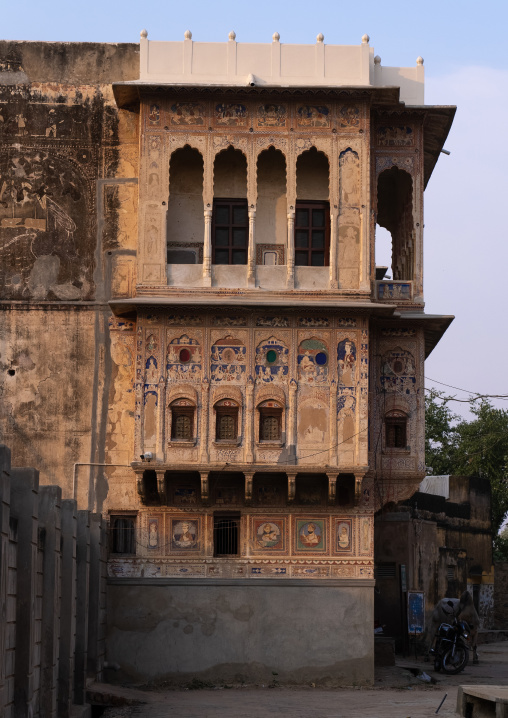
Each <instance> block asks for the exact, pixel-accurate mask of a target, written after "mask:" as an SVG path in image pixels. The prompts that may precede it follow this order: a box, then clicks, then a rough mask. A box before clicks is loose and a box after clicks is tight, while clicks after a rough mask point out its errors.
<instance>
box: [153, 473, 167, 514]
mask: <svg viewBox="0 0 508 718" xmlns="http://www.w3.org/2000/svg"><path fill="white" fill-rule="evenodd" d="M155 473H156V474H157V493H158V494H159V499H160V502H161V504H162V505H163V506H166V505H167V503H168V499H167V495H166V480H165V479H166V472H165V471H156V472H155Z"/></svg>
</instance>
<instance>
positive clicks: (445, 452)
mask: <svg viewBox="0 0 508 718" xmlns="http://www.w3.org/2000/svg"><path fill="white" fill-rule="evenodd" d="M450 401H451V397H447V396H445V395H444V393H443V392H442V391H436V390H435V389H431V390H430V391H429V392H428V393H427V394H426V396H425V464H426V466H430V467H432V473H433V474H435V475H437V476H440V475H445V474H454V473H456V471H455V455H456V452H457V445H458V435H457V431H456V428H455V426H456V424H457V422H458V420H459V418H460V417H459V416H457V415H456V414H454V413H453V412H452V410H451V409H450V407H449V406H448V403H449V402H450Z"/></svg>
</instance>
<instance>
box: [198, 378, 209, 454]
mask: <svg viewBox="0 0 508 718" xmlns="http://www.w3.org/2000/svg"><path fill="white" fill-rule="evenodd" d="M209 406H210V382H209V381H208V379H204V380H203V383H202V385H201V436H200V442H201V445H200V452H199V453H200V461H201V463H202V464H205V463H206V462H207V461H208V460H209V453H208V413H209Z"/></svg>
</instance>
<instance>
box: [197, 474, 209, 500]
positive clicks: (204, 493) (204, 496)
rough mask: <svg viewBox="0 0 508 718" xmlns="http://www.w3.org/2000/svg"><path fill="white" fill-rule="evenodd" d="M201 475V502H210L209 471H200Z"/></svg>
mask: <svg viewBox="0 0 508 718" xmlns="http://www.w3.org/2000/svg"><path fill="white" fill-rule="evenodd" d="M199 474H200V476H201V500H202V501H205V502H208V498H209V495H208V491H209V489H208V475H209V472H208V471H200V472H199Z"/></svg>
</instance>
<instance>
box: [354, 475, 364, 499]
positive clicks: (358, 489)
mask: <svg viewBox="0 0 508 718" xmlns="http://www.w3.org/2000/svg"><path fill="white" fill-rule="evenodd" d="M363 477H364V474H355V506H358V504H359V503H360V500H361V498H362V481H363Z"/></svg>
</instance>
